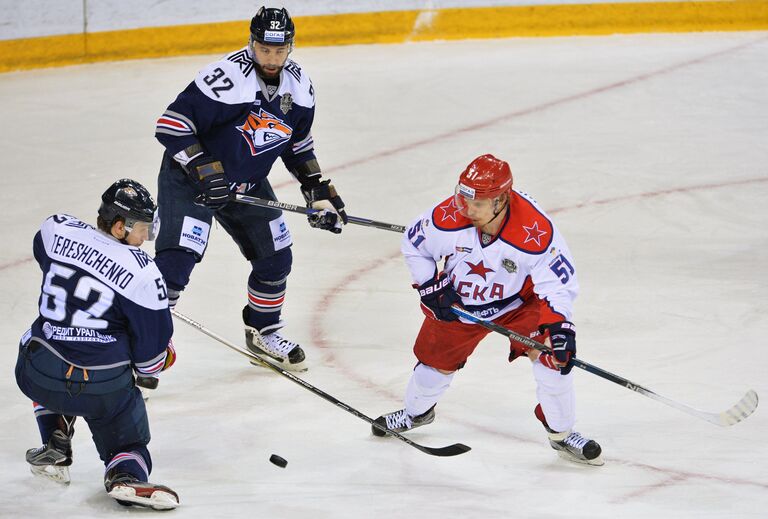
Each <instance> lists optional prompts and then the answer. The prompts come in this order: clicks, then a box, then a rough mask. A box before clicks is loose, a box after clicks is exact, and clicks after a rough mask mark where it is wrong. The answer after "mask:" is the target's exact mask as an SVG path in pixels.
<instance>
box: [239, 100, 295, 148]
mask: <svg viewBox="0 0 768 519" xmlns="http://www.w3.org/2000/svg"><path fill="white" fill-rule="evenodd" d="M237 129H238V130H240V133H241V134H242V135H243V138H244V139H245V142H247V143H248V146H249V147H250V149H251V155H254V156H255V155H258V154H259V153H263V152H265V151H268V150H271V149H272V148H275V147H277V146H280V145H281V144H282V143H284V142H285V141H287V140H288V139H290V138H291V135H293V128H291V127H290V126H288V125H287V124H285V122H284V121H283V120H282V119H279V118H277V117H275V116H274V115H272V114H271V113H269V112H267V111H266V110H264V109H263V108H259V111H258V113H256V112H254V111H251V113H250V114H248V119H247V120H246V121H245V124H243V125H242V126H238V127H237Z"/></svg>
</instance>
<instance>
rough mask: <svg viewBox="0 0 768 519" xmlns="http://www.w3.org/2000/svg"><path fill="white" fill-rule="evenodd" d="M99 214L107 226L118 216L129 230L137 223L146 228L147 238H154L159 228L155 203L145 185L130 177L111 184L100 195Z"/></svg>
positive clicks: (112, 223)
mask: <svg viewBox="0 0 768 519" xmlns="http://www.w3.org/2000/svg"><path fill="white" fill-rule="evenodd" d="M99 216H100V217H101V218H102V219H103V220H104V222H105V223H106V224H107V225H108V226H110V227H111V226H112V225H114V223H115V220H116V219H117V218H118V217H120V218H122V219H123V221H124V222H125V228H126V229H127V230H128V232H131V231H132V230H133V228H134V227H135V226H136V225H137V224H139V225H143V226H145V227H146V228H147V234H148V236H147V239H148V240H154V239H155V236H157V233H158V231H159V229H160V220H159V217H158V215H157V204H155V200H154V198H152V195H151V194H150V193H149V191H148V190H147V188H146V187H144V186H142V185H141V184H140V183H138V182H136V181H135V180H131V179H130V178H123V179H120V180H118V181H117V182H115V183H114V184H112V185H111V186H109V187H108V188H107V190H106V191H104V194H102V195H101V206H100V207H99Z"/></svg>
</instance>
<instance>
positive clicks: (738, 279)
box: [0, 32, 768, 519]
mask: <svg viewBox="0 0 768 519" xmlns="http://www.w3.org/2000/svg"><path fill="white" fill-rule="evenodd" d="M294 57H295V58H296V59H297V61H299V63H301V64H302V65H303V66H304V68H305V69H306V70H308V71H309V73H310V75H311V76H312V78H313V81H314V84H315V87H316V89H317V92H318V103H319V106H318V110H317V117H316V125H315V129H314V136H315V142H316V145H317V153H318V157H319V160H320V164H321V165H322V166H323V167H324V169H325V171H326V173H327V176H329V177H331V178H332V179H333V181H334V183H335V184H336V185H337V186H338V189H339V192H340V193H341V195H342V196H343V198H344V200H345V202H346V204H347V208H348V211H349V213H350V214H353V215H356V216H361V217H368V218H373V219H377V220H383V221H388V222H393V223H399V224H405V223H407V222H408V221H410V219H411V218H413V217H414V216H415V215H416V214H418V213H419V212H421V211H422V210H424V209H425V208H426V207H428V206H429V205H431V204H432V203H434V202H436V201H439V200H440V199H441V198H442V197H445V196H447V195H448V194H449V193H451V192H452V190H453V186H454V183H455V180H456V178H457V175H458V173H459V172H460V171H461V170H462V169H463V168H464V166H465V165H466V164H467V163H468V162H469V161H470V160H472V159H473V158H474V157H475V156H477V155H479V154H482V153H488V152H490V153H494V154H496V155H498V156H500V157H502V158H505V159H507V160H508V161H510V163H511V164H512V168H513V171H514V174H515V183H516V186H518V187H519V188H520V189H522V190H524V191H527V192H530V193H531V194H532V195H533V196H534V197H536V198H537V200H538V201H539V202H540V203H541V204H542V205H543V206H544V207H545V208H548V209H549V210H550V212H551V213H552V215H553V217H554V218H555V220H556V222H557V223H558V225H559V227H560V229H561V230H562V232H563V233H564V234H565V236H566V238H567V239H568V241H569V244H570V247H571V249H572V250H573V252H574V255H575V257H576V266H577V270H578V273H579V275H580V281H581V286H582V292H581V296H580V298H579V300H578V301H577V305H576V321H577V323H578V329H579V341H578V344H579V355H580V356H581V357H582V358H583V359H585V360H587V361H589V362H592V363H594V364H597V365H598V366H601V367H603V368H605V369H607V370H609V371H612V372H614V373H618V374H620V375H623V376H625V377H627V378H629V379H630V380H633V381H635V382H638V383H640V384H643V385H645V386H647V387H649V388H651V389H653V390H654V391H656V392H658V393H660V394H663V395H665V396H668V397H671V398H674V399H677V400H680V401H682V402H684V403H687V404H689V405H692V406H694V407H697V408H702V409H705V410H709V411H721V410H724V409H725V408H727V407H729V406H730V405H731V404H733V403H734V402H736V401H737V400H738V399H739V398H740V397H741V396H742V395H743V394H744V392H745V391H746V390H747V389H749V388H754V389H755V390H756V391H757V392H758V393H759V394H760V395H761V396H763V397H764V398H766V397H768V377H767V376H766V375H767V374H768V373H767V372H768V369H766V358H767V357H766V347H767V346H768V342H766V341H767V339H766V338H767V337H768V317H767V315H768V305H766V293H768V269H767V268H766V265H767V264H768V209H766V207H765V203H766V200H767V199H768V144H766V143H768V102H767V101H768V97H767V96H766V92H768V67H766V63H768V34H766V33H759V32H752V33H722V34H717V33H710V34H690V35H637V36H614V37H598V38H591V37H590V38H586V37H582V38H549V39H507V40H495V41H467V42H450V43H440V42H437V43H420V44H408V45H389V46H349V47H343V48H330V47H323V48H312V49H302V48H299V49H297V50H296V52H295V56H294ZM212 58H213V57H212V56H194V57H183V58H173V59H164V60H153V61H134V62H124V63H107V64H96V65H87V66H79V67H69V68H60V69H50V70H40V71H32V72H24V73H13V74H4V75H2V76H0V121H2V124H0V156H2V158H3V168H2V169H3V175H2V180H1V181H0V197H1V199H2V204H1V205H2V213H1V214H0V224H1V227H2V229H3V230H4V235H3V238H4V242H5V246H4V247H3V248H2V250H0V288H2V292H3V293H4V294H5V296H4V297H3V298H2V302H0V312H1V315H2V320H0V333H1V334H2V340H3V343H4V347H3V348H2V349H1V350H0V352H2V353H0V361H1V362H2V365H3V366H5V368H4V373H5V376H4V377H2V378H0V407H1V408H2V409H3V413H2V416H1V417H0V516H2V517H9V518H10V517H14V518H16V517H30V518H44V517H82V518H89V517H113V516H120V517H125V516H126V515H125V514H126V513H128V511H127V510H125V509H123V508H121V507H120V506H119V505H117V504H116V503H114V502H113V501H112V500H111V499H109V498H108V497H107V495H106V494H105V493H104V491H103V488H102V484H101V478H102V465H101V462H100V461H99V459H98V456H97V454H96V451H95V448H94V447H93V445H92V443H91V439H90V434H89V432H88V430H87V428H86V427H85V426H84V424H81V425H80V426H79V427H78V429H77V434H76V437H75V439H74V449H75V463H74V465H73V466H72V470H71V473H72V484H71V485H70V486H69V487H61V486H56V485H55V484H53V483H48V482H45V481H39V480H36V479H35V478H33V476H32V475H31V474H30V473H29V471H28V468H27V466H26V463H25V461H24V451H25V450H26V449H27V448H30V447H33V446H37V445H39V437H38V433H37V427H36V425H35V421H34V418H33V415H32V408H31V405H30V403H29V402H28V401H27V399H26V398H25V397H24V396H23V395H22V394H21V393H20V391H19V390H18V389H17V387H16V384H15V381H14V379H13V373H12V372H13V366H14V363H15V357H16V349H17V341H18V338H19V336H20V335H21V333H22V332H23V331H24V330H25V329H26V327H27V326H28V324H29V323H30V322H31V321H32V320H33V318H34V317H35V315H36V304H37V296H38V290H39V285H40V281H41V276H40V272H39V270H38V267H37V265H36V264H35V262H34V260H33V259H32V257H31V245H32V237H33V235H34V233H35V232H36V230H37V228H38V226H39V224H40V223H41V221H42V220H43V219H44V218H45V217H47V216H48V215H50V214H52V213H56V212H67V213H70V214H74V215H77V216H79V217H81V218H83V219H86V220H88V219H90V220H95V213H96V208H97V206H98V202H99V200H98V197H99V195H100V194H101V192H102V191H103V190H104V189H105V188H106V186H108V185H109V184H110V183H111V182H112V181H113V180H115V179H117V178H120V177H125V176H130V177H134V178H136V179H137V180H139V181H141V182H143V183H145V184H147V185H148V186H150V188H151V189H152V190H153V191H154V190H155V189H156V174H157V168H158V165H159V163H160V155H161V147H160V145H159V144H158V143H157V142H156V141H155V140H154V138H153V127H154V122H155V119H156V117H157V116H158V115H159V114H161V113H162V112H163V110H164V108H165V106H166V105H167V104H168V103H169V102H170V101H171V100H172V99H173V98H174V96H175V95H176V94H177V93H178V92H179V91H180V90H181V89H182V88H184V86H185V85H186V84H187V83H188V82H189V81H190V80H191V79H192V78H193V77H194V75H195V73H196V71H197V70H198V69H199V68H200V67H202V66H203V65H204V64H206V63H207V62H209V61H210V60H211V59H212ZM271 179H272V182H273V185H275V186H277V190H276V191H277V194H278V196H279V198H280V199H281V200H284V201H287V202H295V203H298V202H300V201H301V196H300V194H299V191H298V189H297V187H296V185H295V184H294V183H292V182H291V181H290V178H289V175H288V174H287V173H286V172H285V171H284V169H283V167H282V165H280V166H279V167H277V168H276V170H275V172H274V173H273V175H272V177H271ZM286 218H287V220H288V222H289V224H290V226H291V229H292V232H293V235H294V241H295V245H294V248H293V252H294V256H295V262H294V268H293V273H292V274H291V277H290V279H289V291H288V296H287V299H286V305H285V309H284V317H285V319H286V320H287V321H288V326H287V328H286V329H285V332H286V335H288V336H289V337H290V338H292V339H294V340H297V341H300V342H301V343H302V344H303V345H304V347H305V350H306V352H307V355H308V358H309V363H310V365H311V368H310V371H308V372H307V373H306V374H305V375H304V376H305V378H306V380H307V381H308V382H310V383H311V384H314V385H316V386H317V387H319V388H321V389H323V390H324V391H326V392H328V393H330V394H331V395H333V396H335V397H337V398H339V399H340V400H342V401H344V402H346V403H347V404H348V405H351V406H353V407H355V408H356V409H358V410H360V411H362V412H364V413H366V414H368V415H369V416H371V417H375V416H378V415H379V414H381V413H382V412H387V411H391V410H393V409H396V408H398V407H399V406H400V405H401V399H402V394H403V391H404V387H405V384H406V382H407V380H408V376H409V371H410V369H411V367H412V365H413V363H414V358H413V355H412V353H411V347H412V343H413V340H414V338H415V334H416V332H417V330H418V327H419V325H420V322H421V317H420V312H419V311H418V304H417V303H418V300H417V297H416V294H415V293H414V292H413V290H412V289H411V288H410V286H409V285H410V278H409V276H408V273H407V271H406V269H405V266H404V264H403V261H402V260H401V259H400V258H399V255H398V250H399V236H398V235H397V234H395V233H390V232H386V231H380V230H375V229H369V228H364V227H352V226H350V227H348V228H346V229H345V230H344V232H343V234H342V235H341V236H333V235H331V234H330V233H324V232H320V231H316V230H312V229H310V228H309V227H308V225H307V224H306V223H305V222H304V221H303V220H304V219H303V217H301V216H300V215H294V214H289V215H286ZM148 250H149V251H151V248H148ZM248 271H249V269H248V264H247V263H246V262H245V261H244V260H243V259H242V258H241V257H240V255H239V253H238V251H237V248H236V247H235V245H234V244H233V243H232V242H231V240H230V239H229V237H228V236H227V235H226V233H224V232H223V231H222V229H220V228H215V229H214V232H213V238H212V244H211V246H210V248H209V251H208V254H207V257H206V259H205V261H204V262H203V263H202V264H201V265H199V266H198V268H197V269H196V270H195V272H194V273H193V279H192V283H191V285H190V287H189V288H188V290H187V291H186V292H185V293H184V295H183V298H182V300H181V302H180V304H179V307H178V308H179V310H180V311H182V312H184V313H186V314H187V315H189V316H190V317H192V318H194V319H197V320H199V321H201V322H202V323H203V324H205V325H206V326H208V327H209V328H211V329H212V330H214V331H216V332H217V333H219V334H221V335H224V336H226V337H227V338H229V339H230V340H232V341H234V342H237V343H238V344H241V340H242V333H243V332H242V328H241V322H240V309H241V308H242V306H243V304H244V303H245V298H246V295H245V294H246V292H245V288H246V279H247V275H248ZM175 342H176V346H177V349H178V352H179V360H178V362H177V364H176V366H174V368H173V369H172V370H171V371H169V372H168V373H166V374H164V376H163V378H162V381H161V383H160V388H159V390H158V391H157V392H155V393H154V394H153V395H152V398H151V399H150V401H149V403H148V407H149V413H150V422H151V427H152V434H153V439H152V442H151V443H150V449H151V452H152V455H153V459H154V465H155V469H154V472H153V474H152V478H151V479H152V480H154V481H157V482H160V483H164V484H167V485H169V486H171V487H173V488H174V489H175V490H177V491H178V493H179V495H180V496H181V501H182V506H181V507H180V508H179V509H178V510H176V511H175V512H170V514H171V515H173V516H174V517H179V518H180V517H193V518H202V517H206V518H207V517H269V518H313V519H324V518H334V519H335V518H355V519H358V518H386V519H390V518H410V517H418V518H419V519H444V518H446V517H462V518H500V517H536V518H557V517H568V518H581V517H583V518H595V517H622V518H647V517H657V518H667V517H673V518H678V517H681V518H688V517H690V518H704V517H705V518H714V517H723V518H731V517H755V518H757V517H765V516H766V514H768V512H766V510H768V470H767V469H766V466H767V465H766V460H767V459H768V443H766V442H765V432H766V430H768V415H767V414H766V411H765V408H764V407H761V408H759V409H758V410H757V412H756V413H755V414H754V415H753V416H752V417H751V418H749V419H748V420H747V421H745V422H743V423H740V424H737V425H735V426H734V427H730V428H718V427H716V426H713V425H711V424H709V423H705V422H703V421H700V420H697V419H696V418H693V417H690V416H688V415H685V414H682V413H680V412H678V411H676V410H674V409H671V408H668V407H666V406H664V405H662V404H660V403H658V402H654V401H652V400H650V399H648V398H645V397H643V396H640V395H638V394H636V393H633V392H631V391H628V390H626V389H625V388H622V387H620V386H618V385H615V384H612V383H610V382H607V381H605V380H602V379H599V378H597V377H595V376H593V375H590V374H588V373H585V372H578V373H577V376H578V378H577V383H576V385H577V391H578V409H579V414H578V416H579V421H578V429H579V430H580V431H581V432H583V433H585V434H588V435H591V436H593V437H594V438H596V439H597V440H598V441H599V442H600V443H601V444H602V446H603V449H604V457H605V460H606V464H605V466H604V467H601V468H592V467H580V466H572V465H569V464H567V463H566V462H564V461H562V460H560V459H559V458H558V457H557V456H556V455H555V453H554V452H553V451H552V450H551V449H550V448H549V447H548V446H547V445H546V441H545V435H544V434H543V430H542V428H541V426H540V425H539V423H538V422H537V421H536V420H535V418H534V416H533V413H532V409H533V407H534V405H535V401H534V386H533V380H532V376H531V374H530V370H529V367H528V366H526V362H523V361H516V362H515V363H514V364H512V365H510V364H508V363H507V362H506V352H507V347H506V345H505V340H504V339H503V338H501V337H489V338H488V339H486V341H485V342H483V343H482V344H481V346H480V347H479V348H478V350H477V351H476V353H475V354H474V356H473V357H472V358H471V359H470V362H469V363H468V364H467V367H466V368H465V369H464V370H462V371H461V372H460V373H459V375H458V376H457V377H456V378H455V380H454V385H453V387H452V388H451V389H450V390H449V392H448V393H447V394H446V395H445V396H444V398H443V400H442V401H441V403H440V405H439V406H438V409H437V411H438V413H437V414H438V417H437V420H436V422H435V423H434V424H433V425H431V426H429V427H425V428H423V429H419V430H418V431H415V432H414V433H412V434H410V437H411V438H412V439H413V440H414V441H417V442H421V443H424V444H427V445H431V446H441V445H446V444H449V443H454V442H463V443H466V444H468V445H470V446H472V448H473V449H472V451H471V452H469V453H467V454H464V455H462V456H458V457H455V458H445V459H441V458H435V457H430V456H427V455H425V454H423V453H421V452H419V451H417V450H415V449H413V448H411V447H409V446H407V445H406V444H404V443H401V442H399V441H397V440H392V439H379V438H373V437H372V436H371V435H370V433H369V427H368V425H367V424H366V423H365V422H364V421H362V420H360V419H358V418H356V417H354V416H352V415H350V414H348V413H346V412H344V411H343V410H341V409H338V408H336V407H334V406H333V405H331V404H329V403H327V402H325V401H324V400H322V399H321V398H319V397H317V396H315V395H313V394H312V393H310V392H308V391H306V390H305V389H302V388H301V387H299V386H297V385H295V384H293V383H292V382H290V381H289V380H287V379H285V378H283V377H280V376H279V375H275V374H274V373H272V372H269V371H266V370H264V369H260V368H255V367H251V366H250V365H249V364H248V362H247V361H245V360H244V359H243V358H241V357H240V356H238V355H237V354H235V353H233V352H231V351H230V350H228V349H226V348H225V347H223V346H221V345H219V344H218V343H215V342H214V341H212V340H211V339H209V338H207V337H205V336H203V335H202V334H200V333H198V332H196V331H195V330H193V329H191V328H189V327H187V326H185V325H184V324H181V323H179V324H177V331H176V333H175ZM272 453H277V454H279V455H281V456H283V457H284V458H286V459H287V460H288V467H287V468H286V469H280V468H278V467H276V466H274V465H272V464H270V463H269V462H268V458H269V456H270V454H272ZM169 517H170V515H169Z"/></svg>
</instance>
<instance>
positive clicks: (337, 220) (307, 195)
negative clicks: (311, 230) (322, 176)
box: [301, 179, 349, 234]
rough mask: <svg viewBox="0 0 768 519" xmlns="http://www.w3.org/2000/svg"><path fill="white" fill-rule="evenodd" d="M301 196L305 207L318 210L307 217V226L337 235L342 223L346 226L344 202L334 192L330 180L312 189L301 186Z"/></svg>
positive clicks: (334, 189)
mask: <svg viewBox="0 0 768 519" xmlns="http://www.w3.org/2000/svg"><path fill="white" fill-rule="evenodd" d="M301 194H302V195H303V196H304V200H306V202H307V207H309V208H311V209H317V210H318V212H317V213H313V214H310V215H308V216H307V219H308V220H309V225H310V226H312V227H315V228H317V229H323V230H326V231H331V232H332V233H334V234H339V233H340V232H341V225H342V223H343V224H344V225H346V224H347V222H348V221H349V217H348V216H347V212H346V211H345V210H344V201H343V200H342V199H341V197H340V196H339V194H338V193H337V192H336V188H335V187H333V184H331V181H330V179H328V180H323V181H322V182H320V183H319V184H317V185H315V186H314V187H305V186H304V185H302V186H301Z"/></svg>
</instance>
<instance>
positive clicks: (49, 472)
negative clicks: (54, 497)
mask: <svg viewBox="0 0 768 519" xmlns="http://www.w3.org/2000/svg"><path fill="white" fill-rule="evenodd" d="M27 463H29V470H30V471H31V472H32V474H34V475H36V476H42V477H46V478H48V479H51V480H53V481H55V482H57V483H63V484H65V485H66V484H68V483H69V482H70V477H69V466H70V465H72V440H71V439H70V438H69V437H68V436H67V435H66V434H65V433H64V432H63V431H60V430H56V431H53V434H52V435H51V438H50V440H48V443H47V444H46V445H43V446H42V447H38V448H36V449H29V450H28V451H27Z"/></svg>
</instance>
